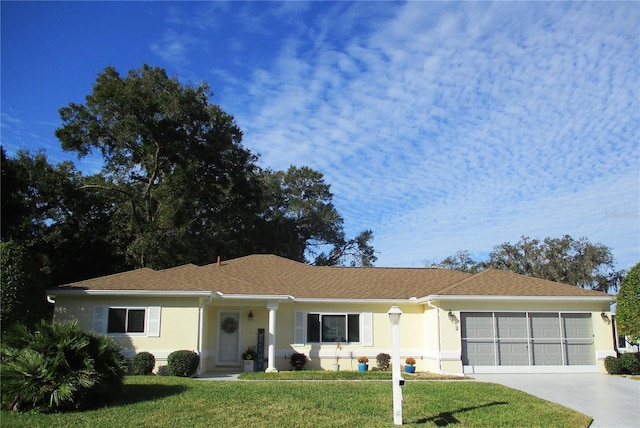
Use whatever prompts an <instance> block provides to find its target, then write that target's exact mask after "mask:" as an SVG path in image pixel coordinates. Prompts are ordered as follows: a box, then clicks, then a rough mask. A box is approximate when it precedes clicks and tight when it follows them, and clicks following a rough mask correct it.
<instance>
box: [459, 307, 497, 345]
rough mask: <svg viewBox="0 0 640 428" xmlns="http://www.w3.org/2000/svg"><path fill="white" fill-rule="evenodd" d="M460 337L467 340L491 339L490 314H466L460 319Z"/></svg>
mask: <svg viewBox="0 0 640 428" xmlns="http://www.w3.org/2000/svg"><path fill="white" fill-rule="evenodd" d="M462 337H463V338H469V339H491V338H493V315H492V314H491V313H468V314H465V316H464V317H463V318H462Z"/></svg>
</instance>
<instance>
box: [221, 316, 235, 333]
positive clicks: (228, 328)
mask: <svg viewBox="0 0 640 428" xmlns="http://www.w3.org/2000/svg"><path fill="white" fill-rule="evenodd" d="M220 327H221V328H222V331H224V332H225V333H227V334H231V333H235V332H236V330H237V329H238V321H236V320H234V319H233V318H231V317H227V318H225V320H224V321H222V324H220Z"/></svg>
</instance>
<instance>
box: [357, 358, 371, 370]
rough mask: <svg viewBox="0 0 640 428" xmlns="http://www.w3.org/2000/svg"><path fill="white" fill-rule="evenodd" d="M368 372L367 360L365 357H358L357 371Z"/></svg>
mask: <svg viewBox="0 0 640 428" xmlns="http://www.w3.org/2000/svg"><path fill="white" fill-rule="evenodd" d="M367 370H369V359H368V358H367V357H358V371H359V372H366V371H367Z"/></svg>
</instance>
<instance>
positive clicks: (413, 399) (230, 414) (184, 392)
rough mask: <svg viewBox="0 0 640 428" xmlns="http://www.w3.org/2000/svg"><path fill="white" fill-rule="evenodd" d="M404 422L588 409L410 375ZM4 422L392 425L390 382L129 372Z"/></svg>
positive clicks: (516, 420)
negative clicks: (103, 399) (112, 388)
mask: <svg viewBox="0 0 640 428" xmlns="http://www.w3.org/2000/svg"><path fill="white" fill-rule="evenodd" d="M403 409H404V422H405V424H406V425H407V426H415V427H435V426H447V425H456V426H463V427H489V426H490V427H500V426H503V427H533V426H539V427H563V428H564V427H587V426H588V425H589V423H590V422H591V419H590V418H589V417H588V416H585V415H583V414H580V413H578V412H575V411H573V410H570V409H567V408H565V407H562V406H559V405H556V404H553V403H550V402H548V401H544V400H541V399H539V398H536V397H533V396H531V395H528V394H525V393H523V392H519V391H515V390H513V389H509V388H506V387H503V386H500V385H496V384H489V383H480V382H470V381H465V382H457V381H425V380H420V381H418V380H414V381H407V384H406V386H405V387H404V402H403ZM1 416H2V418H1V423H2V426H3V427H51V426H55V427H70V426H87V427H89V426H90V427H124V426H130V425H135V426H162V427H186V426H188V427H213V426H219V427H354V426H362V427H364V426H366V427H392V426H394V425H393V415H392V396H391V382H390V381H389V382H384V381H373V382H357V381H356V382H353V381H341V380H333V381H320V382H315V381H303V380H293V381H286V382H273V381H239V382H234V381H208V380H199V379H185V378H176V377H162V376H135V377H134V376H132V377H128V378H127V379H126V390H125V394H124V395H123V398H122V400H121V401H120V402H119V403H117V404H114V405H111V406H109V407H106V408H103V409H99V410H93V411H86V412H75V413H66V414H15V413H8V412H5V411H3V412H2V414H1Z"/></svg>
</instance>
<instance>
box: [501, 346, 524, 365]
mask: <svg viewBox="0 0 640 428" xmlns="http://www.w3.org/2000/svg"><path fill="white" fill-rule="evenodd" d="M498 365H501V366H528V365H529V347H528V346H527V343H526V342H515V343H512V342H500V343H498Z"/></svg>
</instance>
